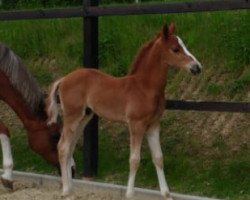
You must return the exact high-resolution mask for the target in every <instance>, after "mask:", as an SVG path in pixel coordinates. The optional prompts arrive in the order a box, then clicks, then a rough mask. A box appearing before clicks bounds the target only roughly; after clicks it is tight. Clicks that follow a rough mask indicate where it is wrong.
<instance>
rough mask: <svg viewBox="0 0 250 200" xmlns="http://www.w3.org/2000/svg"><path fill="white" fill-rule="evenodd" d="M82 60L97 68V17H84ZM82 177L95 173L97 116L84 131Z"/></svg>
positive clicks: (87, 1)
mask: <svg viewBox="0 0 250 200" xmlns="http://www.w3.org/2000/svg"><path fill="white" fill-rule="evenodd" d="M97 5H98V0H83V10H84V9H85V7H86V6H97ZM83 29H84V30H83V31H84V33H83V36H84V47H83V48H84V60H83V64H84V66H85V67H89V68H98V17H84V19H83ZM83 157H84V158H83V162H84V171H83V177H85V178H92V177H94V176H96V175H97V162H98V117H97V116H94V118H93V119H92V120H91V121H90V122H89V124H88V125H87V127H86V128H85V131H84V142H83Z"/></svg>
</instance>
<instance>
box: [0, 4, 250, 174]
mask: <svg viewBox="0 0 250 200" xmlns="http://www.w3.org/2000/svg"><path fill="white" fill-rule="evenodd" d="M239 9H250V1H249V0H217V1H215V0H214V1H211V0H210V1H194V2H178V3H157V4H132V5H124V6H121V5H118V6H98V0H84V1H83V6H82V7H78V8H60V9H39V10H24V11H23V10H22V11H8V12H0V20H24V19H51V18H71V17H82V18H83V23H84V26H83V27H84V30H83V37H84V47H83V48H84V61H83V64H84V66H86V67H92V68H98V17H99V16H111V15H141V14H160V13H161V14H162V13H165V14H167V13H188V12H205V11H222V10H239ZM166 109H173V110H195V111H217V112H247V113H250V103H249V102H210V101H203V102H197V101H180V100H166ZM84 138H85V139H84V176H85V177H93V176H95V175H96V174H97V166H98V164H97V163H98V118H97V116H95V117H94V119H93V120H92V121H91V122H90V123H89V125H88V126H87V127H86V130H85V133H84Z"/></svg>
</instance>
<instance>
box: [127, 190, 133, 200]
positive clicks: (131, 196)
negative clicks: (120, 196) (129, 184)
mask: <svg viewBox="0 0 250 200" xmlns="http://www.w3.org/2000/svg"><path fill="white" fill-rule="evenodd" d="M134 195H135V193H134V192H133V191H132V192H131V191H127V192H126V199H129V200H130V199H133V197H134Z"/></svg>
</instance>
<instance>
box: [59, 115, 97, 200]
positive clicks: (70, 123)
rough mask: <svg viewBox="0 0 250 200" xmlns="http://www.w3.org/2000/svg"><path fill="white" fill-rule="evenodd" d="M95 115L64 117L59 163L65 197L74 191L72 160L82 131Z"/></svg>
mask: <svg viewBox="0 0 250 200" xmlns="http://www.w3.org/2000/svg"><path fill="white" fill-rule="evenodd" d="M92 116H93V115H92V114H91V115H87V116H84V117H83V116H81V115H80V117H79V115H78V116H77V117H74V118H73V117H72V116H71V118H70V119H68V118H67V117H66V116H64V117H65V118H64V127H63V131H62V135H61V138H60V141H59V143H58V153H59V162H60V166H61V173H62V185H63V196H69V195H70V193H71V190H72V174H71V159H72V156H73V151H74V148H75V145H76V143H77V140H78V138H79V136H80V133H81V130H82V129H83V128H84V127H85V126H86V124H87V123H88V122H89V120H90V119H91V117H92Z"/></svg>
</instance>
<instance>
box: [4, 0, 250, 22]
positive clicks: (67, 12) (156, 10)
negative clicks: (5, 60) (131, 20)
mask: <svg viewBox="0 0 250 200" xmlns="http://www.w3.org/2000/svg"><path fill="white" fill-rule="evenodd" d="M239 9H250V0H217V1H195V2H179V3H178V2H177V3H157V4H132V5H125V6H121V5H117V6H86V7H84V8H82V7H79V8H57V9H39V10H20V11H6V12H5V11H4V12H0V20H22V19H51V18H71V17H97V16H112V15H135V14H136V15H141V14H164V13H165V14H167V13H186V12H202V11H222V10H239Z"/></svg>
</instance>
